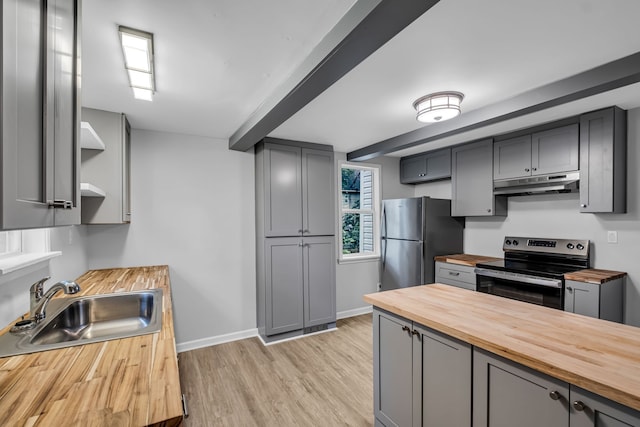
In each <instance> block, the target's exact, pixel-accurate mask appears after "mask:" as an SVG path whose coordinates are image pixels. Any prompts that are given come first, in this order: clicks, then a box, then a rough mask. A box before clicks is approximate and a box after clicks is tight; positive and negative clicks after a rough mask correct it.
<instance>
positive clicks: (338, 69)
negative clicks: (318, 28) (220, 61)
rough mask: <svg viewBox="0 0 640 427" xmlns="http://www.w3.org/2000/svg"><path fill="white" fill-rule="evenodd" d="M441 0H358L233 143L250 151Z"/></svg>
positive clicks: (239, 129)
mask: <svg viewBox="0 0 640 427" xmlns="http://www.w3.org/2000/svg"><path fill="white" fill-rule="evenodd" d="M438 1H439V0H404V1H402V2H398V1H397V0H358V1H357V2H356V3H355V4H354V5H353V7H352V8H351V9H350V10H349V11H348V12H347V13H346V14H345V16H344V17H343V18H342V19H341V20H340V22H338V24H337V25H336V26H335V27H334V28H333V29H332V30H331V31H330V32H329V33H328V34H327V35H326V36H325V37H324V38H323V39H322V41H321V42H320V43H319V44H318V46H316V47H315V48H314V50H313V51H312V52H311V54H310V55H309V57H307V59H306V60H305V61H304V62H303V63H302V64H301V65H300V67H298V68H297V69H296V71H295V72H294V73H293V74H292V75H291V76H290V77H289V78H288V79H287V80H286V81H285V82H284V83H283V84H282V85H281V86H280V87H279V88H278V89H277V90H276V91H275V92H274V94H273V95H272V96H270V97H269V98H268V99H267V100H266V101H265V102H264V103H263V104H262V105H260V107H258V109H257V110H256V111H255V112H254V113H253V114H252V115H251V117H249V119H248V120H247V121H246V122H245V123H244V124H242V126H240V128H238V130H237V131H236V132H235V133H234V134H233V135H232V136H231V138H229V148H230V149H232V150H238V151H246V150H248V149H249V148H251V147H253V146H254V145H255V144H256V143H257V142H258V141H260V140H261V139H262V138H264V137H265V136H267V135H268V134H269V133H270V132H271V131H273V130H274V129H276V128H277V127H278V126H280V125H281V124H282V123H284V122H285V121H287V120H288V119H289V118H290V117H291V116H293V115H294V114H295V113H296V112H298V111H299V110H300V109H302V108H303V107H304V106H305V105H307V104H308V103H309V102H311V101H312V100H313V99H315V97H317V96H318V95H320V94H321V93H322V92H324V91H325V90H326V89H327V88H329V86H331V85H332V84H334V83H335V82H336V81H338V80H339V79H340V78H341V77H342V76H344V75H345V74H347V73H348V72H349V71H351V70H352V69H353V68H355V67H356V66H357V65H358V64H359V63H360V62H362V61H363V60H365V59H366V58H367V57H368V56H369V55H371V54H372V53H373V52H375V51H376V50H378V48H380V47H381V46H382V45H384V44H385V43H386V42H388V41H389V40H391V39H392V38H393V37H394V36H395V35H396V34H398V33H399V32H400V31H402V30H403V29H404V28H406V27H407V26H408V25H409V24H411V23H412V22H413V21H415V20H416V19H417V18H418V17H419V16H421V15H422V14H423V13H425V12H426V11H427V10H429V9H430V8H431V7H432V6H433V5H435V4H436V3H438ZM256 66H257V67H259V66H260V64H256Z"/></svg>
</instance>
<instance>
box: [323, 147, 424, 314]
mask: <svg viewBox="0 0 640 427" xmlns="http://www.w3.org/2000/svg"><path fill="white" fill-rule="evenodd" d="M335 159H336V171H338V170H339V169H338V166H337V164H338V163H337V162H338V161H340V160H346V159H347V155H346V153H335ZM365 163H372V164H378V165H381V168H380V169H381V172H382V173H381V177H380V181H381V183H380V184H381V187H382V193H381V197H382V198H383V199H394V198H402V197H413V192H414V188H413V186H411V185H403V184H400V159H399V158H395V157H379V158H376V159H373V160H371V161H369V162H365ZM336 218H338V214H336ZM379 281H380V267H379V261H378V260H373V261H371V260H369V261H359V262H346V263H342V264H338V265H337V266H336V311H337V312H338V316H339V317H340V316H341V315H342V316H344V315H348V314H354V313H358V312H360V311H362V310H364V309H366V308H368V304H366V303H365V302H364V301H363V300H362V296H363V295H365V294H368V293H371V292H376V291H377V290H378V282H379Z"/></svg>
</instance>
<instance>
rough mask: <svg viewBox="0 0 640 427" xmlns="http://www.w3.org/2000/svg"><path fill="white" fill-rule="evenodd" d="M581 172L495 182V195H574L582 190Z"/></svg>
mask: <svg viewBox="0 0 640 427" xmlns="http://www.w3.org/2000/svg"><path fill="white" fill-rule="evenodd" d="M579 183H580V172H577V171H576V172H567V173H559V174H551V175H540V176H532V177H527V178H514V179H504V180H500V181H493V194H495V195H507V196H517V195H524V194H540V193H572V192H575V191H578V189H579V188H580V186H579Z"/></svg>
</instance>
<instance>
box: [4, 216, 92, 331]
mask: <svg viewBox="0 0 640 427" xmlns="http://www.w3.org/2000/svg"><path fill="white" fill-rule="evenodd" d="M50 238H51V246H50V247H51V250H52V251H62V253H63V254H62V255H61V256H59V257H57V258H53V259H51V260H50V261H49V263H47V262H44V263H40V264H38V265H35V266H32V267H27V268H24V269H21V270H19V271H17V272H14V273H10V274H7V275H6V276H2V277H0V325H2V326H3V327H4V325H7V324H8V323H10V322H13V321H14V320H15V319H17V318H18V317H20V316H22V315H23V314H25V313H27V312H28V311H29V287H31V285H32V284H33V283H35V282H37V281H38V280H40V279H42V278H44V277H47V276H50V277H51V279H50V280H49V281H47V282H46V283H45V289H48V288H49V286H51V285H52V284H54V283H56V282H58V281H60V280H74V279H76V278H77V277H78V276H80V275H81V274H83V273H84V272H86V271H87V269H88V267H87V266H88V263H87V255H86V229H85V226H70V227H59V228H51V229H50ZM70 241H71V244H70V243H69V242H70Z"/></svg>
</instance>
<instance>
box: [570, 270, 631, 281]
mask: <svg viewBox="0 0 640 427" xmlns="http://www.w3.org/2000/svg"><path fill="white" fill-rule="evenodd" d="M626 275H627V273H625V272H623V271H612V270H599V269H595V268H589V269H586V270H580V271H574V272H573V273H567V274H565V275H564V278H565V280H575V281H576V282H585V283H593V284H596V285H602V284H603V283H606V282H610V281H612V280H616V279H620V278H621V277H624V276H626Z"/></svg>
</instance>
